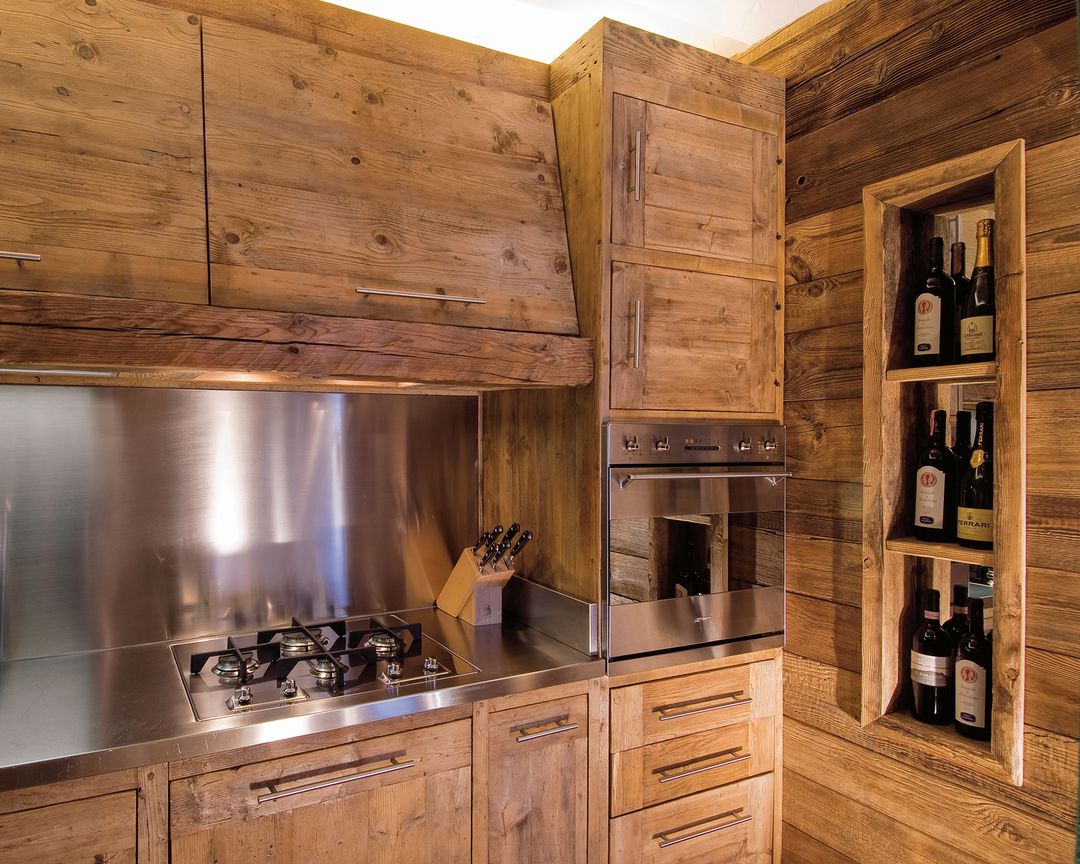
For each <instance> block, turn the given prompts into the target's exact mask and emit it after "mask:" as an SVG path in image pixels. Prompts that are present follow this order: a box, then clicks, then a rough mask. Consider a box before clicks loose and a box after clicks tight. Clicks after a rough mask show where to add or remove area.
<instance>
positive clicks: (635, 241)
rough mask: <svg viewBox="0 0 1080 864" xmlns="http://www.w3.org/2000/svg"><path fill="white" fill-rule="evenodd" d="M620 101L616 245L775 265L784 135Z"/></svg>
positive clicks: (615, 112) (615, 119)
mask: <svg viewBox="0 0 1080 864" xmlns="http://www.w3.org/2000/svg"><path fill="white" fill-rule="evenodd" d="M614 100H615V101H614V105H613V142H614V143H613V146H614V148H615V154H616V166H615V171H614V179H613V184H614V185H613V189H612V219H611V242H612V243H616V244H621V245H629V246H645V247H648V248H652V249H661V250H668V251H674V252H684V253H690V254H694V255H707V256H712V257H716V258H722V259H725V260H728V261H742V262H748V263H753V264H759V265H763V266H775V265H776V256H777V242H776V231H777V214H778V207H777V200H776V195H777V170H776V169H777V161H776V160H777V158H778V143H777V136H776V135H775V134H771V133H768V132H764V131H761V130H758V129H752V128H748V127H746V126H740V125H736V124H734V123H727V122H724V121H722V120H717V119H714V118H711V117H702V116H699V115H697V114H693V113H690V112H688V111H680V110H677V109H675V108H670V107H667V106H664V105H656V104H653V103H650V102H646V101H644V100H641V99H631V98H630V97H628V96H622V95H619V94H616V95H615V97H614Z"/></svg>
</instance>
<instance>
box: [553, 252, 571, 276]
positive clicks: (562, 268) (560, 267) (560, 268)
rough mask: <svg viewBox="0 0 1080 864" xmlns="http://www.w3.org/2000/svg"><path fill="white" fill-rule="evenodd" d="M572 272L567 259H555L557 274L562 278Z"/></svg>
mask: <svg viewBox="0 0 1080 864" xmlns="http://www.w3.org/2000/svg"><path fill="white" fill-rule="evenodd" d="M569 270H570V266H569V265H568V264H567V263H566V259H565V258H562V257H559V258H556V259H555V272H556V273H558V274H559V275H560V276H563V275H565V274H566V273H567V272H568V271H569Z"/></svg>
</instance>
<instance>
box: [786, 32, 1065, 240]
mask: <svg viewBox="0 0 1080 864" xmlns="http://www.w3.org/2000/svg"><path fill="white" fill-rule="evenodd" d="M1018 70H1024V71H1023V73H1022V74H1019V73H1018ZM1077 86H1080V85H1078V79H1077V71H1076V25H1075V22H1073V21H1065V22H1062V23H1061V24H1057V25H1055V26H1053V27H1050V28H1047V29H1046V30H1042V31H1040V32H1038V33H1035V34H1034V35H1032V36H1029V37H1027V38H1025V39H1018V40H1017V41H1015V42H1013V43H1012V44H1010V45H1009V46H1007V47H1005V48H1003V49H1001V50H1000V51H994V52H991V53H988V54H985V55H983V56H981V57H974V58H972V59H971V60H970V61H969V62H968V63H966V64H964V65H963V66H960V67H958V68H956V69H954V70H951V71H948V72H944V73H942V75H940V76H938V77H937V78H931V79H928V80H926V81H924V82H923V83H921V84H918V85H915V86H912V87H908V88H907V89H905V90H903V91H901V92H900V93H897V94H895V95H894V96H893V97H892V98H890V99H887V100H881V101H878V102H875V103H874V104H872V105H870V106H868V107H866V108H864V109H862V110H861V111H857V112H855V113H853V114H848V115H847V116H845V117H843V118H842V119H840V120H837V121H836V122H833V123H830V124H828V125H827V126H823V127H819V128H816V129H814V130H813V131H811V132H808V133H807V134H805V135H800V136H798V137H795V138H792V139H791V140H790V141H789V142H788V173H787V176H788V192H789V196H790V203H789V206H788V218H789V219H802V218H805V217H807V216H810V215H813V214H815V213H820V212H822V211H826V210H833V209H836V208H838V207H844V206H846V205H848V204H851V203H853V202H854V201H857V200H858V196H859V191H860V189H861V188H862V187H863V186H865V185H868V184H870V183H873V182H874V181H876V180H877V179H879V178H880V177H881V176H882V175H893V174H896V173H898V172H900V171H903V170H907V169H911V168H915V167H918V166H920V165H926V164H933V163H936V162H939V161H943V160H945V159H948V158H953V157H956V156H959V155H961V154H964V153H968V152H971V151H973V150H977V149H979V148H981V147H987V146H988V145H990V144H995V143H997V142H1000V141H1008V140H1011V139H1015V138H1019V137H1023V138H1024V139H1025V140H1026V141H1027V145H1028V146H1029V147H1037V146H1039V145H1041V144H1046V143H1049V142H1052V141H1056V140H1058V139H1061V138H1065V137H1068V136H1070V135H1074V134H1076V132H1077V131H1080V117H1078V116H1077V113H1076V111H1074V110H1073V106H1072V105H1071V103H1069V102H1067V101H1062V100H1061V99H1060V98H1058V97H1055V96H1054V94H1055V93H1061V92H1063V88H1064V89H1065V90H1072V89H1075V88H1076V87H1077ZM1033 97H1034V98H1033ZM975 104H977V105H979V106H980V108H979V111H978V117H977V118H974V119H973V120H972V121H971V122H967V123H964V124H959V123H958V122H957V118H960V117H964V118H967V117H969V116H971V115H970V106H971V105H975ZM868 129H873V130H874V134H873V135H867V134H866V132H867V130H868ZM883 141H887V142H888V146H885V147H883V146H882V143H881V142H883ZM799 178H803V179H802V182H801V183H800V182H799Z"/></svg>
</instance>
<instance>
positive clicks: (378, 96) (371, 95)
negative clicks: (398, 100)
mask: <svg viewBox="0 0 1080 864" xmlns="http://www.w3.org/2000/svg"><path fill="white" fill-rule="evenodd" d="M364 101H365V102H367V103H368V105H382V104H383V97H382V93H376V92H375V91H374V90H368V91H367V92H366V93H364Z"/></svg>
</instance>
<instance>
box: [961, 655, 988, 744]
mask: <svg viewBox="0 0 1080 864" xmlns="http://www.w3.org/2000/svg"><path fill="white" fill-rule="evenodd" d="M956 721H957V722H958V723H963V724H964V725H965V726H974V727H975V728H977V729H985V728H986V670H985V669H983V667H982V666H980V665H979V664H978V663H975V662H974V661H972V660H957V661H956Z"/></svg>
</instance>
